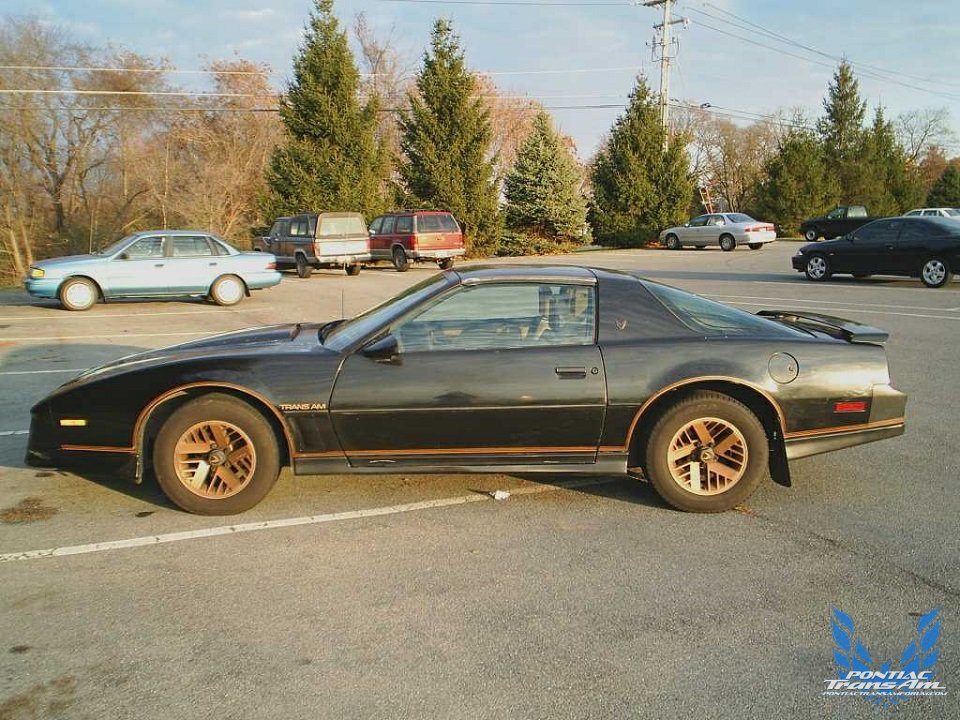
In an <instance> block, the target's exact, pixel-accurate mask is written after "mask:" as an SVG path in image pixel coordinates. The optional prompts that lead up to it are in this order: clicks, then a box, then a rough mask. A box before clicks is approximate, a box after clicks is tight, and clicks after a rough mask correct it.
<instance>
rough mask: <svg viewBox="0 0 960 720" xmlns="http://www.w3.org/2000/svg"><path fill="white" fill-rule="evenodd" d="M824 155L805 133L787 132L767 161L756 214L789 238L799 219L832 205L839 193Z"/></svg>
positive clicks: (811, 136) (798, 224) (800, 129)
mask: <svg viewBox="0 0 960 720" xmlns="http://www.w3.org/2000/svg"><path fill="white" fill-rule="evenodd" d="M824 155H825V153H824V151H823V147H822V145H821V144H820V143H819V142H818V140H817V138H816V137H815V136H814V135H813V133H811V132H810V131H809V130H805V129H802V128H799V127H797V128H795V129H793V130H791V131H790V132H788V133H787V135H786V137H784V139H783V141H782V142H781V145H780V150H779V152H778V153H777V155H776V156H774V157H773V158H772V159H771V160H770V161H768V162H767V165H766V168H765V173H764V175H765V178H766V179H765V180H764V181H763V182H761V183H760V187H759V188H758V190H757V215H758V216H759V217H762V218H764V219H765V220H769V221H771V222H774V223H776V224H777V226H778V227H779V229H780V231H781V233H786V234H788V235H789V234H794V233H796V232H798V231H799V229H800V223H801V222H802V221H803V220H805V219H806V218H809V217H812V216H815V215H818V214H819V213H821V212H822V211H823V210H824V209H825V208H829V207H830V206H831V205H832V204H834V203H835V202H836V199H837V193H838V192H839V191H838V188H837V186H836V181H835V180H834V176H833V173H832V172H831V170H830V169H829V167H828V165H827V162H826V159H825V157H824Z"/></svg>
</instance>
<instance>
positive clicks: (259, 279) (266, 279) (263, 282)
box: [243, 270, 283, 290]
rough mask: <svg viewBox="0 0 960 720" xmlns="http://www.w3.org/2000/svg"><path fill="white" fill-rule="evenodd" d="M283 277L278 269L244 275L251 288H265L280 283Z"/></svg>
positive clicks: (244, 279) (248, 286)
mask: <svg viewBox="0 0 960 720" xmlns="http://www.w3.org/2000/svg"><path fill="white" fill-rule="evenodd" d="M282 277H283V276H282V275H281V274H280V273H279V272H277V271H276V270H269V271H267V272H258V273H246V274H244V276H243V281H244V282H245V283H246V284H247V288H248V289H249V290H263V289H264V288H268V287H273V286H274V285H279V284H280V279H281V278H282Z"/></svg>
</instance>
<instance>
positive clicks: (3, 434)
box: [0, 430, 30, 437]
mask: <svg viewBox="0 0 960 720" xmlns="http://www.w3.org/2000/svg"><path fill="white" fill-rule="evenodd" d="M29 434H30V431H29V430H0V437H15V436H17V435H29Z"/></svg>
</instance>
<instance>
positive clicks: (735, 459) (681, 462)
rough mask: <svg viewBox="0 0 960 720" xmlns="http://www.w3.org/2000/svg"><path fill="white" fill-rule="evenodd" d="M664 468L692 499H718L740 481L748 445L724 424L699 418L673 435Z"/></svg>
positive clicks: (745, 463)
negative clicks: (704, 496) (666, 467)
mask: <svg viewBox="0 0 960 720" xmlns="http://www.w3.org/2000/svg"><path fill="white" fill-rule="evenodd" d="M667 466H668V467H669V469H670V475H671V476H672V477H673V480H674V482H676V483H677V485H679V486H680V487H682V488H683V489H684V490H686V491H688V492H691V493H694V494H695V495H717V494H719V493H722V492H726V491H727V490H729V489H730V488H732V487H733V486H734V485H736V484H737V482H738V481H739V480H740V478H742V477H743V474H744V472H745V471H746V469H747V441H746V440H745V439H744V437H743V434H742V433H741V432H740V431H739V430H738V429H737V428H736V426H734V425H732V424H731V423H729V422H727V421H726V420H721V419H719V418H713V417H706V418H698V419H696V420H693V421H691V422H689V423H687V424H686V425H684V426H683V427H682V428H680V429H679V430H678V431H677V432H676V433H675V434H674V436H673V439H672V440H671V441H670V449H669V450H668V451H667Z"/></svg>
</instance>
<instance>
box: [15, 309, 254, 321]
mask: <svg viewBox="0 0 960 720" xmlns="http://www.w3.org/2000/svg"><path fill="white" fill-rule="evenodd" d="M251 310H252V308H251ZM248 311H249V310H247V312H248ZM227 312H245V310H230V309H228V308H219V309H214V308H210V309H209V310H183V311H177V312H154V313H115V314H114V313H69V314H67V313H61V314H59V315H35V316H30V317H25V316H23V315H10V316H4V317H0V321H4V322H18V321H20V322H37V321H38V320H42V321H47V320H110V319H112V318H128V317H135V318H144V317H164V316H167V315H212V314H215V313H227Z"/></svg>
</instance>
